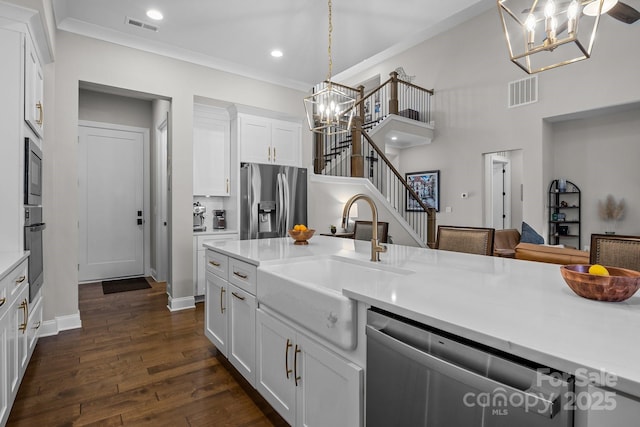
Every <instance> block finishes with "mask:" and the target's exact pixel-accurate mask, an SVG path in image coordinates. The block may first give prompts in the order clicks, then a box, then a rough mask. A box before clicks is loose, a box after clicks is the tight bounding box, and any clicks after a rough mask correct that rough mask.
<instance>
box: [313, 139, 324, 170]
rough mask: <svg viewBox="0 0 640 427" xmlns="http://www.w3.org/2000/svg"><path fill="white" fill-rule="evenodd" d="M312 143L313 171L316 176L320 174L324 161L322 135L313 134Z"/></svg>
mask: <svg viewBox="0 0 640 427" xmlns="http://www.w3.org/2000/svg"><path fill="white" fill-rule="evenodd" d="M313 142H314V144H315V157H314V159H313V171H314V172H315V173H316V174H319V175H320V174H322V170H323V169H324V166H325V160H324V135H322V134H319V133H315V132H314V133H313Z"/></svg>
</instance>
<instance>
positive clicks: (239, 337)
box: [227, 284, 257, 385]
mask: <svg viewBox="0 0 640 427" xmlns="http://www.w3.org/2000/svg"><path fill="white" fill-rule="evenodd" d="M227 298H228V304H229V312H228V315H229V325H228V327H229V329H228V332H229V334H228V343H229V345H228V349H227V358H228V359H229V361H230V362H231V364H232V365H233V366H235V368H236V369H237V370H238V371H239V372H240V373H241V374H242V376H243V377H245V379H246V380H247V381H249V383H250V384H251V385H254V384H255V382H256V381H255V378H256V372H255V371H256V308H257V302H256V297H255V296H253V295H251V294H250V293H248V292H246V291H243V290H242V289H240V288H238V287H237V286H234V285H232V284H229V294H228V296H227Z"/></svg>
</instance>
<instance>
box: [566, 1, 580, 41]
mask: <svg viewBox="0 0 640 427" xmlns="http://www.w3.org/2000/svg"><path fill="white" fill-rule="evenodd" d="M579 12H580V3H579V2H578V1H577V0H573V1H572V2H571V4H569V8H568V9H567V19H568V21H567V30H568V32H569V36H572V37H573V36H575V35H576V32H577V30H578V13H579Z"/></svg>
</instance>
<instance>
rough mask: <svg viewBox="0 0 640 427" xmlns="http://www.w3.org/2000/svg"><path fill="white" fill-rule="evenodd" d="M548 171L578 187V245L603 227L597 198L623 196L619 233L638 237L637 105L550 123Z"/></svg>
mask: <svg viewBox="0 0 640 427" xmlns="http://www.w3.org/2000/svg"><path fill="white" fill-rule="evenodd" d="M551 129H552V153H553V154H552V157H553V173H554V177H556V178H566V179H568V180H570V181H572V182H574V183H575V184H576V185H577V186H578V187H579V188H580V190H581V191H582V194H581V197H582V209H581V219H582V224H581V225H582V246H584V245H589V242H590V238H589V236H590V235H591V233H603V232H604V231H608V228H607V227H606V225H605V223H604V221H601V220H600V218H599V216H598V201H600V200H604V199H605V198H606V197H607V195H608V194H611V195H613V196H614V198H615V199H616V200H620V199H621V198H623V199H624V200H625V202H626V205H627V210H626V215H625V218H624V219H623V220H621V221H620V222H619V223H618V225H617V228H616V230H615V231H616V233H618V234H632V235H640V221H638V218H639V217H640V188H639V186H638V185H639V183H640V167H638V161H639V160H640V139H639V137H640V106H638V107H637V108H635V109H632V110H629V111H623V112H610V113H606V114H603V115H599V116H596V117H591V118H585V119H576V120H568V121H564V122H559V123H554V124H552V126H551Z"/></svg>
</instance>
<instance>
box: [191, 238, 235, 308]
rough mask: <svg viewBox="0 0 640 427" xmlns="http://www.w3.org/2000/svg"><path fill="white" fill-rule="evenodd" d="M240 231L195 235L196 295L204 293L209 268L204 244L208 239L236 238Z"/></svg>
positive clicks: (194, 278) (194, 270) (194, 267)
mask: <svg viewBox="0 0 640 427" xmlns="http://www.w3.org/2000/svg"><path fill="white" fill-rule="evenodd" d="M237 238H238V233H237V232H234V231H231V232H229V233H220V234H205V235H196V236H193V282H194V283H193V286H194V289H193V292H194V295H196V296H199V295H204V288H205V281H206V280H205V273H206V270H207V256H206V253H207V250H206V248H205V247H204V246H202V244H203V243H204V242H205V241H207V240H215V241H222V240H236V239H237Z"/></svg>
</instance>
